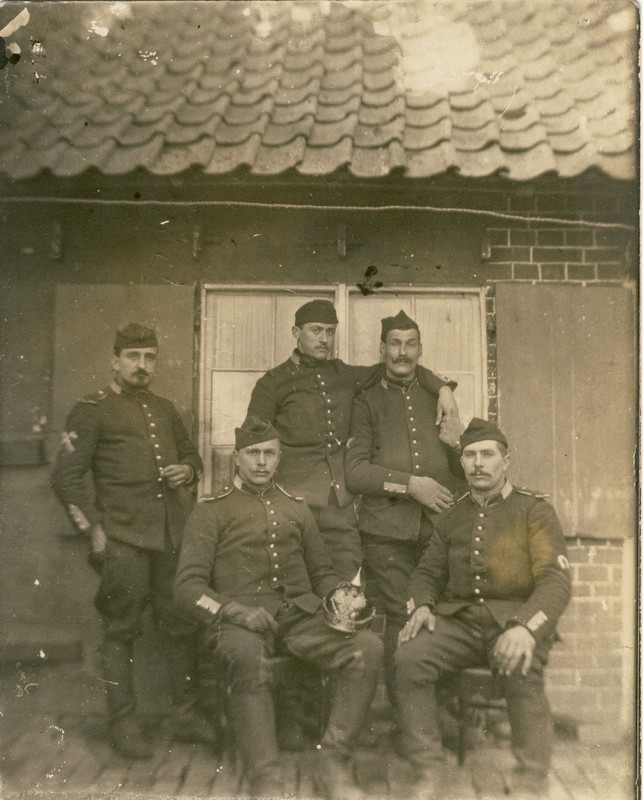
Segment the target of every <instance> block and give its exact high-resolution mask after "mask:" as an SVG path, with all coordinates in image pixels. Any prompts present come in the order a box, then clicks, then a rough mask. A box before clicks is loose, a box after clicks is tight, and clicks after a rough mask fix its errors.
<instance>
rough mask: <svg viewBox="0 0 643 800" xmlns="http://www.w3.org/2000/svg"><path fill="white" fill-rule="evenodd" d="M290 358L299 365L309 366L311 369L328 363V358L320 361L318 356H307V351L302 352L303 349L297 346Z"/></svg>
mask: <svg viewBox="0 0 643 800" xmlns="http://www.w3.org/2000/svg"><path fill="white" fill-rule="evenodd" d="M290 360H291V361H292V362H293V363H294V364H296V365H297V366H298V367H309V368H310V369H320V368H321V367H323V365H324V364H325V363H326V360H327V359H325V358H324V359H322V360H321V361H320V360H319V359H317V358H311V357H310V356H307V355H306V354H305V353H302V352H301V350H299V349H298V348H295V349H294V350H293V351H292V355H291V356H290Z"/></svg>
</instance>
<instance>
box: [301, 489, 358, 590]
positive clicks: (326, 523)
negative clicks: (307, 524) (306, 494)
mask: <svg viewBox="0 0 643 800" xmlns="http://www.w3.org/2000/svg"><path fill="white" fill-rule="evenodd" d="M310 510H311V511H312V512H313V516H314V517H315V522H316V523H317V527H318V528H319V531H320V533H321V535H322V538H323V539H324V543H325V545H326V549H327V550H328V555H329V556H330V560H331V561H332V562H333V568H334V569H335V572H336V573H337V574H338V575H339V577H340V578H341V579H342V580H344V581H350V580H352V579H353V578H354V577H355V575H356V574H357V570H358V569H359V568H360V567H361V566H362V545H361V542H360V537H359V532H358V530H357V517H356V516H355V509H354V508H353V504H352V503H349V504H348V505H347V506H344V507H343V508H342V507H341V506H340V505H339V503H338V502H337V497H336V495H335V491H334V490H333V489H331V490H330V494H329V496H328V505H327V506H323V507H317V506H315V507H311V509H310Z"/></svg>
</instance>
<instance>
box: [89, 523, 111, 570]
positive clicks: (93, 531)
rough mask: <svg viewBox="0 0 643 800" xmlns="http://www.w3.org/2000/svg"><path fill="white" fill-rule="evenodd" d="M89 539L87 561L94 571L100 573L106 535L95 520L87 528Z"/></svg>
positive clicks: (105, 546) (103, 559) (105, 545)
mask: <svg viewBox="0 0 643 800" xmlns="http://www.w3.org/2000/svg"><path fill="white" fill-rule="evenodd" d="M89 540H90V541H89V553H88V554H87V561H88V563H89V566H90V567H91V568H92V569H93V570H94V572H96V573H98V574H99V575H102V574H103V563H104V561H105V550H106V548H107V536H106V535H105V531H104V530H103V526H102V525H101V524H100V522H97V523H96V524H95V525H93V526H92V527H91V528H90V529H89Z"/></svg>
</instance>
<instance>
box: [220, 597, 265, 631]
mask: <svg viewBox="0 0 643 800" xmlns="http://www.w3.org/2000/svg"><path fill="white" fill-rule="evenodd" d="M219 614H220V616H221V619H223V620H225V621H226V622H231V623H232V624H233V625H239V627H241V628H246V629H247V630H249V631H252V632H253V633H266V632H267V631H272V632H273V633H277V621H276V620H275V618H274V617H273V616H271V615H270V614H269V613H268V612H267V611H266V609H265V608H262V607H261V606H258V607H257V608H251V607H250V606H244V605H243V604H242V603H237V602H236V600H230V601H229V602H228V603H226V604H225V605H223V606H221V610H220V611H219Z"/></svg>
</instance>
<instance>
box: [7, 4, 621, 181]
mask: <svg viewBox="0 0 643 800" xmlns="http://www.w3.org/2000/svg"><path fill="white" fill-rule="evenodd" d="M22 7H23V6H22V5H19V4H16V3H10V4H6V5H4V6H3V7H2V8H0V28H2V27H3V26H4V25H6V23H7V22H8V21H9V20H10V19H12V18H13V17H14V16H15V15H16V13H17V12H18V11H19V10H20V9H21V8H22ZM27 7H28V10H29V14H30V20H29V22H28V23H27V24H26V25H25V26H24V27H23V28H21V29H20V30H18V31H16V32H14V33H13V34H12V35H11V36H9V37H7V44H8V43H10V42H15V43H16V44H18V45H19V46H20V47H21V50H22V57H21V59H20V60H19V61H18V62H17V63H16V64H7V65H6V66H5V68H4V69H3V70H2V71H1V72H0V126H1V127H0V172H2V173H4V174H5V175H6V176H8V177H9V178H12V179H23V178H30V177H34V176H36V175H38V174H39V173H40V172H41V171H43V170H50V171H51V172H52V173H53V174H54V175H56V176H75V175H79V174H81V173H83V172H85V171H86V170H87V169H89V168H90V167H94V168H97V169H98V170H100V171H101V172H103V173H104V174H106V175H120V174H124V173H128V172H131V171H133V170H135V169H144V170H147V171H149V172H150V173H152V174H156V175H175V174H178V173H182V172H184V171H186V170H188V169H196V170H200V171H202V172H203V173H204V174H206V175H207V174H216V173H227V172H230V171H232V170H235V169H237V168H240V167H242V168H245V169H247V170H249V171H250V172H251V173H254V174H261V175H275V174H279V173H283V172H285V171H287V170H296V171H297V172H299V173H300V174H302V175H308V176H315V175H325V174H329V173H332V172H334V171H335V170H338V169H340V168H345V169H348V170H349V171H350V172H351V173H353V174H354V175H356V176H360V177H375V176H385V175H388V174H389V173H390V172H391V171H392V170H400V171H401V172H402V174H405V175H407V176H409V177H413V178H424V177H429V176H433V175H437V174H439V173H443V172H445V171H447V170H452V171H455V172H457V173H460V174H461V175H463V176H468V177H473V178H476V177H483V176H488V175H492V174H500V175H506V176H507V177H509V178H511V179H514V180H518V181H524V180H529V179H531V178H534V177H537V176H539V175H542V174H544V173H551V174H558V175H560V176H562V177H572V176H576V175H579V174H580V173H582V172H584V171H585V170H587V169H589V168H598V169H600V170H602V171H603V172H604V173H606V174H608V175H610V176H612V177H614V178H618V179H632V178H634V177H635V174H636V98H635V89H636V69H637V67H636V59H637V51H636V45H637V41H636V25H637V19H636V13H635V10H634V4H633V3H631V2H630V0H438V2H433V1H431V2H430V1H429V0H412V1H409V2H374V0H368V1H366V2H364V1H360V0H348V1H347V2H343V3H341V2H328V0H318V1H314V0H310V1H308V0H307V1H306V2H290V0H281V1H280V2H268V1H267V0H261V2H259V1H258V0H254V2H244V1H243V0H241V1H236V2H223V1H220V2H200V3H193V2H188V1H187V0H182V2H140V3H98V4H97V3H85V2H82V3H62V2H56V3H54V2H51V3H34V4H28V5H27Z"/></svg>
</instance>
